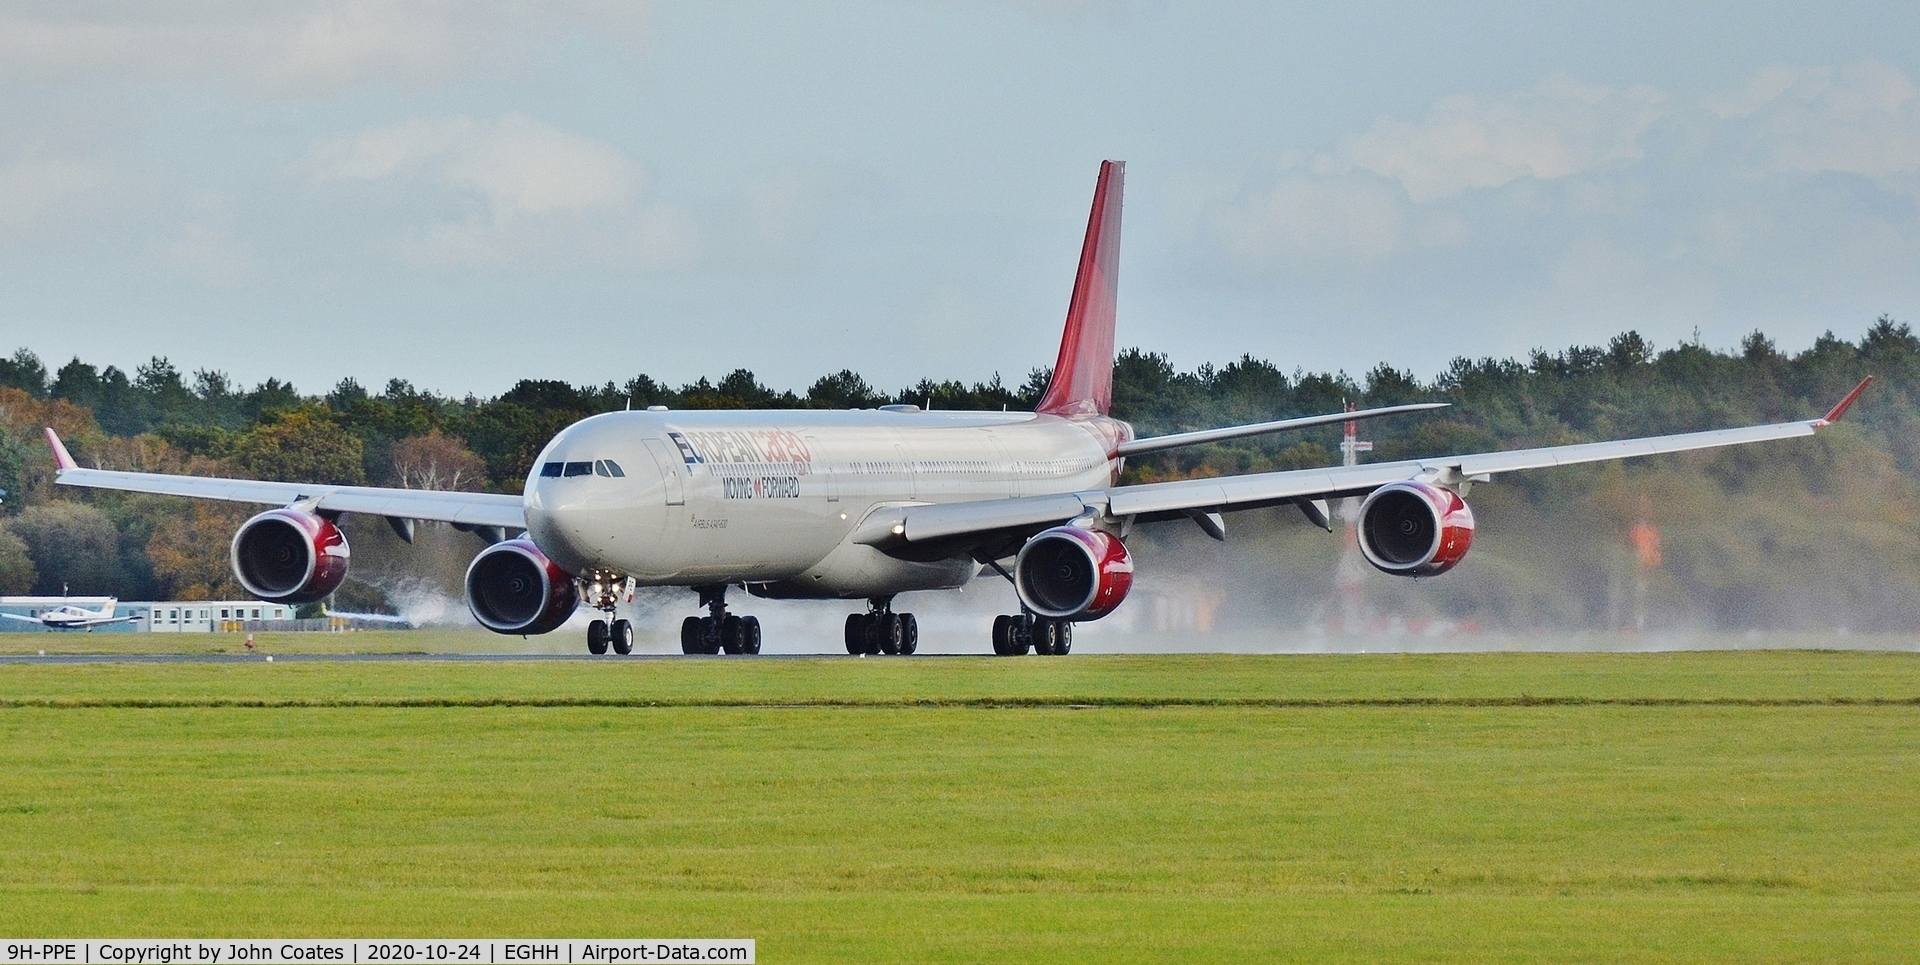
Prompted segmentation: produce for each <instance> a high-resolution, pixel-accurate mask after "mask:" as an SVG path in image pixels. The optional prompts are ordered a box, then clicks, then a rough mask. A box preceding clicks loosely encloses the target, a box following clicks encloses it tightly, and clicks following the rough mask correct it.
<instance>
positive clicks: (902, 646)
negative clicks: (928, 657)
mask: <svg viewBox="0 0 1920 965" xmlns="http://www.w3.org/2000/svg"><path fill="white" fill-rule="evenodd" d="M867 607H868V610H867V612H865V613H849V614H847V652H848V653H852V654H870V653H884V654H887V655H889V656H891V655H894V654H910V653H912V652H914V651H915V650H918V649H920V621H918V620H915V619H914V618H913V614H911V613H895V612H893V597H890V596H876V597H874V598H873V599H871V600H868V601H867Z"/></svg>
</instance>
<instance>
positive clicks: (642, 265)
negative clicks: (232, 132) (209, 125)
mask: <svg viewBox="0 0 1920 965" xmlns="http://www.w3.org/2000/svg"><path fill="white" fill-rule="evenodd" d="M301 167H302V170H304V171H305V172H306V173H307V175H308V176H309V177H310V178H311V179H312V180H313V181H314V182H315V183H316V184H320V185H329V184H332V185H355V184H359V185H367V186H372V185H373V184H374V183H375V182H383V183H386V184H388V185H389V186H390V187H391V189H394V190H398V191H399V192H401V195H402V201H401V203H399V204H398V205H396V206H395V210H396V211H397V212H398V213H400V214H401V215H402V216H403V217H412V216H416V215H415V214H414V213H416V212H423V211H424V212H428V213H427V214H425V215H424V221H423V222H419V223H416V225H415V227H414V228H413V229H412V230H410V231H403V234H402V236H401V237H399V238H397V239H393V240H390V241H389V242H388V243H387V244H386V245H385V247H386V248H387V249H388V250H390V251H391V252H392V253H393V254H395V255H396V256H397V257H399V258H400V259H401V260H402V261H404V262H406V263H408V264H411V265H414V266H417V267H424V268H436V269H457V268H467V267H494V266H511V265H545V266H557V265H609V266H615V267H625V268H630V269H639V270H668V269H681V268H685V267H687V266H689V265H690V264H691V263H692V262H693V261H694V260H695V259H696V256H697V254H698V251H699V249H700V238H699V233H698V232H697V231H696V230H695V227H694V225H693V223H692V221H691V220H690V219H689V218H687V217H686V216H685V215H684V214H683V213H681V212H679V211H678V210H676V209H674V208H672V207H670V206H667V205H663V204H646V203H643V202H642V194H643V191H644V188H645V185H646V173H645V171H644V170H643V169H642V168H641V166H640V165H639V164H638V163H637V162H635V161H634V160H633V159H632V158H630V157H628V156H627V155H626V154H625V153H624V152H622V151H621V150H620V149H619V148H616V147H614V146H613V145H611V144H608V143H607V142H605V141H601V140H598V139H595V138H591V137H586V136H583V135H580V134H575V133H573V132H571V131H566V130H562V129H561V128H558V127H555V126H553V125H551V124H547V123H545V122H543V121H539V120H536V119H534V118H532V117H528V116H527V115H524V114H505V115H502V116H500V117H498V118H474V117H431V118H415V119H412V120H407V121H402V122H400V123H397V124H390V125H386V126H384V127H376V128H368V129H365V130H360V131H353V132H349V133H346V134H341V135H337V136H334V137H331V138H328V139H326V140H323V141H321V142H320V143H318V144H316V145H314V147H313V149H312V150H311V151H309V152H308V154H307V157H306V159H305V160H304V161H303V162H302V165H301Z"/></svg>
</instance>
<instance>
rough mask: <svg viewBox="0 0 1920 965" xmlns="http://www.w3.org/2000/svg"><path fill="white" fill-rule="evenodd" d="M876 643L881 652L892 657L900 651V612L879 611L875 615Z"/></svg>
mask: <svg viewBox="0 0 1920 965" xmlns="http://www.w3.org/2000/svg"><path fill="white" fill-rule="evenodd" d="M873 622H874V627H875V631H876V632H875V633H874V644H875V645H876V646H878V647H879V648H880V652H881V653H884V654H886V655H887V656H889V657H891V656H893V655H894V654H896V653H899V652H900V614H898V613H879V614H875V615H874V621H873Z"/></svg>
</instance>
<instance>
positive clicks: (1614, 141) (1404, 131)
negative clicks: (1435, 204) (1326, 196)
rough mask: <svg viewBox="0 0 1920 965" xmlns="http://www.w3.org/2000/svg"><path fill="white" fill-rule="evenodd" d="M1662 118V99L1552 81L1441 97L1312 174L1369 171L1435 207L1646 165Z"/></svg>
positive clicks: (1356, 142) (1357, 141) (1377, 125)
mask: <svg viewBox="0 0 1920 965" xmlns="http://www.w3.org/2000/svg"><path fill="white" fill-rule="evenodd" d="M1666 113H1667V107H1666V96H1665V95H1664V94H1662V93H1660V92H1659V91H1657V90H1654V89H1653V88H1651V87H1644V86H1642V87H1634V88H1631V89H1629V90H1625V91H1616V90H1614V89H1612V88H1609V87H1601V86H1595V85H1592V84H1582V83H1579V82H1577V81H1574V80H1573V79H1571V78H1568V77H1565V76H1555V77H1550V78H1548V79H1547V80H1545V81H1543V82H1541V83H1540V84H1539V85H1538V86H1536V87H1534V88H1533V89H1532V90H1527V91H1519V92H1516V93H1513V94H1507V95H1505V96H1502V97H1497V98H1492V99H1476V98H1472V97H1465V96H1459V97H1449V98H1446V99H1444V100H1442V101H1440V102H1439V103H1437V104H1435V105H1434V107H1433V109H1432V110H1431V111H1429V112H1428V114H1427V116H1426V118H1425V119H1424V120H1422V121H1420V122H1419V123H1417V124H1409V123H1407V122H1405V121H1400V120H1395V119H1392V118H1382V119H1381V120H1379V121H1376V122H1374V125H1373V127H1372V129H1370V130H1368V131H1367V132H1366V133H1364V134H1360V135H1358V136H1356V137H1353V138H1351V139H1349V140H1348V141H1347V142H1346V144H1344V145H1343V146H1342V147H1341V149H1340V150H1339V151H1337V152H1335V153H1334V154H1333V155H1330V156H1325V157H1322V158H1321V159H1320V160H1319V161H1317V162H1316V165H1315V166H1316V169H1318V170H1321V171H1325V172H1329V173H1334V172H1340V171H1346V170H1352V169H1354V168H1358V169H1360V170H1364V171H1371V172H1373V173H1375V174H1379V175H1382V176H1384V177H1389V178H1393V179H1395V180H1397V181H1399V182H1400V184H1401V186H1402V187H1404V188H1405V189H1406V192H1407V195H1408V196H1409V197H1411V198H1412V199H1413V200H1414V201H1416V202H1428V201H1435V200H1439V199H1442V198H1450V197H1454V196H1457V195H1460V194H1463V193H1465V192H1467V191H1472V190H1475V189H1480V188H1497V187H1500V186H1501V185H1504V184H1508V183H1511V182H1513V181H1517V180H1519V179H1521V178H1538V179H1540V180H1552V179H1556V178H1564V177H1567V176H1569V175H1574V174H1579V173H1582V172H1585V171H1591V170H1595V169H1598V168H1606V167H1614V166H1618V165H1623V164H1631V163H1633V162H1635V161H1638V160H1640V159H1642V158H1643V157H1645V156H1646V151H1645V149H1644V148H1643V147H1642V146H1641V143H1640V141H1641V137H1642V135H1643V134H1644V133H1645V132H1646V130H1647V128H1648V127H1650V126H1652V125H1653V123H1654V122H1655V121H1658V120H1659V119H1660V118H1661V117H1663V116H1665V115H1666Z"/></svg>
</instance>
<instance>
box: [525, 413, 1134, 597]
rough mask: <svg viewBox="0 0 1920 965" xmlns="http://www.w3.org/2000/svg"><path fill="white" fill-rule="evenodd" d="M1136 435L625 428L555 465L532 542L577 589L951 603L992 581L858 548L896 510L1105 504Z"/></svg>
mask: <svg viewBox="0 0 1920 965" xmlns="http://www.w3.org/2000/svg"><path fill="white" fill-rule="evenodd" d="M1131 435H1132V433H1131V430H1130V429H1129V428H1128V427H1127V426H1126V424H1125V423H1122V422H1118V421H1116V420H1112V419H1108V418H1105V417H1093V418H1088V419H1064V418H1060V417H1058V416H1051V415H1034V414H1031V413H1000V412H986V413H980V412H930V413H929V412H890V411H870V410H857V411H831V412H822V411H817V410H792V411H764V410H761V411H751V412H741V411H673V412H664V411H647V412H613V413H608V414H605V415H598V416H594V417H592V418H589V419H585V420H582V421H580V422H577V423H575V424H573V425H572V426H569V427H567V429H565V430H564V431H562V432H561V433H560V434H559V435H557V436H555V437H554V438H553V440H552V441H551V442H549V443H548V444H547V446H546V448H545V449H544V450H542V451H541V453H540V457H539V459H538V460H537V461H536V462H535V464H534V466H533V469H532V471H531V472H530V473H529V474H528V477H527V485H526V519H527V527H528V535H529V536H530V537H531V538H532V539H533V541H534V542H535V543H536V544H537V545H539V547H540V548H541V550H542V551H543V552H545V553H546V554H547V555H548V556H549V557H550V558H552V559H553V561H554V562H555V563H557V564H559V565H560V566H561V567H563V568H565V569H566V570H567V571H568V572H571V573H573V574H575V575H586V574H593V573H603V572H604V573H606V574H610V575H611V574H617V575H619V576H624V577H630V578H632V579H634V580H636V581H637V582H638V583H640V584H642V585H672V586H689V585H700V584H727V583H749V584H762V585H769V586H771V587H773V588H774V590H773V592H776V593H778V594H779V595H786V596H809V597H864V596H877V595H883V594H891V593H896V592H900V591H903V590H915V589H938V588H944V587H954V586H959V585H961V584H964V583H965V582H966V581H967V580H969V579H971V578H972V577H973V575H974V573H975V572H976V571H977V569H978V564H976V563H975V562H974V561H973V560H971V559H969V558H968V557H965V556H958V557H955V558H953V559H947V560H937V561H933V562H910V561H905V560H899V559H895V558H893V557H891V556H888V555H886V554H884V553H882V552H880V551H879V550H877V549H874V548H873V547H871V546H867V545H863V544H860V543H856V542H854V541H853V540H852V537H853V535H854V534H855V533H856V531H857V530H858V529H859V527H860V525H861V523H862V522H863V521H865V520H866V518H867V517H868V515H869V514H870V513H873V512H874V511H876V510H880V509H883V508H887V507H898V506H903V505H914V504H921V503H944V502H958V501H970V500H981V499H999V498H1005V497H1009V496H1029V495H1043V494H1050V493H1066V492H1074V491H1078V490H1085V489H1101V488H1105V487H1107V486H1110V485H1113V483H1114V481H1115V479H1116V477H1117V475H1118V473H1119V469H1120V460H1119V458H1118V457H1116V456H1113V455H1112V453H1113V451H1114V447H1115V445H1116V444H1117V443H1118V442H1119V441H1122V440H1124V439H1127V438H1131ZM607 460H611V463H612V465H607V464H606V462H605V461H607ZM556 466H557V467H558V468H557V469H556V468H554V467H556ZM615 467H617V471H618V473H620V474H619V475H615V474H614V472H615Z"/></svg>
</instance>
